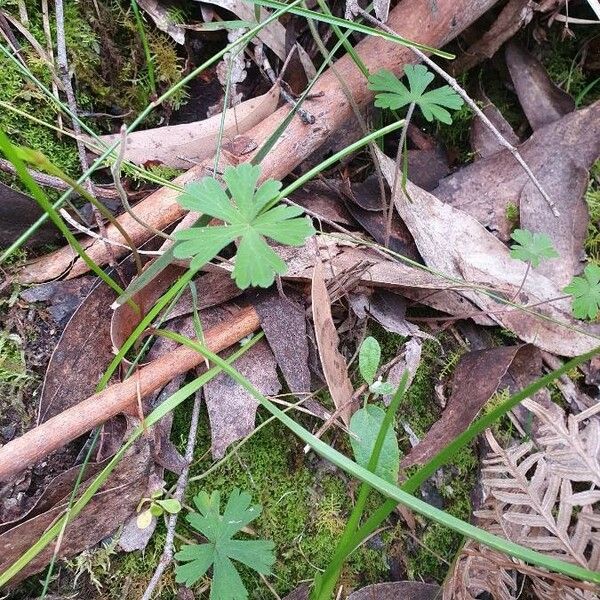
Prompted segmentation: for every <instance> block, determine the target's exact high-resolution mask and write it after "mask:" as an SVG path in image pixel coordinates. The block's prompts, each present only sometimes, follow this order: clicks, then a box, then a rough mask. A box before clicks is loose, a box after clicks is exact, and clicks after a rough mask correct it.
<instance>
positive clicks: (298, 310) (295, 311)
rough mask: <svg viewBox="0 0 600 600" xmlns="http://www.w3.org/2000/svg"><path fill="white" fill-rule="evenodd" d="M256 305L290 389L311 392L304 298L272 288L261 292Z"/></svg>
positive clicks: (298, 392) (262, 325)
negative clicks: (283, 294)
mask: <svg viewBox="0 0 600 600" xmlns="http://www.w3.org/2000/svg"><path fill="white" fill-rule="evenodd" d="M254 307H255V308H256V312H257V313H258V315H259V316H260V323H261V327H262V330H263V331H264V332H265V336H266V338H267V341H268V342H269V346H270V347H271V350H272V352H273V354H274V355H275V359H276V360H277V364H278V365H279V368H280V369H281V372H282V373H283V376H284V377H285V381H286V383H287V384H288V387H289V389H290V391H291V392H292V393H294V394H300V395H302V394H307V393H309V392H310V370H309V367H308V353H309V348H308V338H307V334H306V316H305V311H304V305H303V304H302V303H301V300H300V299H299V298H297V297H296V296H295V295H290V294H289V292H286V296H285V297H282V296H281V295H280V294H278V293H276V292H272V291H266V292H258V293H257V299H256V301H255V302H254Z"/></svg>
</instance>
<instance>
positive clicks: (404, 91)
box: [369, 65, 463, 125]
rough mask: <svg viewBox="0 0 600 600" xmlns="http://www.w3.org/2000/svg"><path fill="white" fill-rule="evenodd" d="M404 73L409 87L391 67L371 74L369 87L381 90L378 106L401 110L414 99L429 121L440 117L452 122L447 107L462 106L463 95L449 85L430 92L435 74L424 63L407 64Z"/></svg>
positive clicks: (439, 119) (378, 94)
mask: <svg viewBox="0 0 600 600" xmlns="http://www.w3.org/2000/svg"><path fill="white" fill-rule="evenodd" d="M404 73H405V75H406V78H407V79H408V85H409V87H408V88H407V87H406V86H405V85H404V84H403V83H402V82H401V81H400V80H399V79H398V78H397V77H396V76H395V75H394V74H393V73H392V72H391V71H388V70H387V69H381V70H380V71H378V72H377V73H374V74H373V75H371V76H370V77H369V89H370V90H373V91H374V92H377V94H376V96H375V106H378V107H380V108H389V109H391V110H397V109H399V108H402V107H404V106H407V105H409V104H412V103H413V102H414V103H415V104H416V105H417V106H418V107H419V108H420V109H421V112H422V113H423V116H424V117H425V118H426V119H427V120H428V121H433V120H434V119H437V120H438V121H441V122H442V123H446V124H448V125H450V124H452V117H451V116H450V113H449V112H448V111H447V110H446V108H451V109H454V110H456V109H458V108H460V107H461V106H462V104H463V100H462V98H461V97H460V96H459V95H458V94H457V93H456V92H455V91H454V90H453V89H452V88H451V87H450V86H449V85H444V86H442V87H439V88H435V89H433V90H429V91H428V92H426V91H425V90H426V89H427V86H428V85H429V84H430V83H431V82H432V81H433V79H434V75H433V73H431V72H430V71H429V70H428V69H427V67H426V66H424V65H407V66H406V67H405V68H404Z"/></svg>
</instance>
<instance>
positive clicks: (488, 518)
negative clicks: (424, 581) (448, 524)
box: [444, 400, 600, 600]
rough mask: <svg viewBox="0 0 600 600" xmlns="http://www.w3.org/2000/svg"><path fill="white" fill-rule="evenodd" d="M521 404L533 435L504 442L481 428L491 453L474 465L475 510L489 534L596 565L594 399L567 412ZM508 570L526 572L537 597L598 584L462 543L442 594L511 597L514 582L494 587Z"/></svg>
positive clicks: (598, 457) (575, 596) (554, 598)
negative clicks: (477, 480)
mask: <svg viewBox="0 0 600 600" xmlns="http://www.w3.org/2000/svg"><path fill="white" fill-rule="evenodd" d="M523 406H524V407H525V408H527V409H528V410H529V411H531V412H532V413H533V414H534V415H535V417H536V418H537V419H538V425H539V427H538V428H537V429H536V437H535V442H534V441H527V442H524V443H521V444H517V445H514V446H511V447H510V448H507V449H504V448H502V447H501V446H500V444H499V443H498V442H497V441H496V439H495V438H494V436H493V434H492V433H491V432H490V431H487V432H486V438H487V441H488V443H489V445H490V448H491V452H490V454H489V455H488V457H487V458H486V460H485V461H484V463H483V469H482V480H483V487H484V492H485V502H484V505H483V507H482V509H481V510H479V511H476V512H475V516H476V517H477V518H478V520H479V524H480V526H481V527H483V528H484V529H486V530H487V531H489V532H491V533H494V534H496V535H500V536H502V537H505V538H506V539H509V540H511V541H513V542H516V543H518V544H521V545H523V546H526V547H528V548H531V549H533V550H537V551H538V552H543V553H544V554H547V555H549V556H552V557H554V558H559V559H561V560H564V561H567V562H572V563H576V564H578V565H580V566H582V567H584V568H586V569H591V570H598V569H599V568H600V420H599V419H598V417H597V416H596V415H597V413H598V412H599V411H600V405H598V406H594V407H591V408H589V409H587V410H586V411H584V412H582V413H580V414H579V415H569V416H566V415H565V414H564V413H563V412H562V410H561V409H560V408H559V407H557V406H552V407H550V408H547V407H545V406H542V405H541V404H539V403H537V402H534V401H532V400H526V401H525V402H523ZM486 565H487V566H486ZM486 570H487V572H486ZM516 572H520V573H523V574H525V575H527V576H528V577H529V578H530V579H531V581H532V584H533V591H534V592H535V594H536V595H537V597H538V598H540V600H599V598H600V597H599V596H598V590H597V589H596V588H594V587H593V586H591V585H589V584H586V583H583V582H578V581H573V580H571V579H569V578H567V577H564V576H561V575H557V574H553V573H547V572H545V571H543V570H541V569H537V568H535V567H530V566H527V565H524V564H522V563H519V562H517V561H511V560H509V559H508V558H507V557H504V556H503V555H501V554H499V553H497V552H492V551H488V552H484V551H483V549H482V547H479V546H474V545H470V546H469V544H467V545H466V546H465V550H464V552H463V554H462V555H461V557H460V558H459V560H458V561H457V563H456V565H455V569H454V572H453V576H452V577H451V579H450V580H449V582H448V583H447V585H446V587H445V592H444V593H445V598H448V599H450V598H461V599H462V598H463V597H464V598H465V599H467V600H468V599H470V598H475V597H476V596H477V593H480V592H482V591H486V592H488V593H489V594H490V595H491V596H492V598H494V599H495V600H496V599H497V600H506V598H514V597H515V596H514V593H515V588H514V587H510V586H508V585H507V584H505V585H504V587H502V583H504V582H508V581H509V578H512V581H516V579H514V577H515V573H516ZM446 590H447V591H446ZM453 594H454V595H453ZM461 594H462V595H461ZM469 594H470V595H469ZM506 594H513V595H512V596H510V595H509V596H507V595H506Z"/></svg>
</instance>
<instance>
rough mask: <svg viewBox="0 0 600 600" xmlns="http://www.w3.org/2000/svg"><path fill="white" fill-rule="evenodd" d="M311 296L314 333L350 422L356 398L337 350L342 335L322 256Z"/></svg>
mask: <svg viewBox="0 0 600 600" xmlns="http://www.w3.org/2000/svg"><path fill="white" fill-rule="evenodd" d="M311 298H312V315H313V322H314V326H315V337H316V339H317V348H318V350H319V357H320V359H321V366H322V367H323V374H324V375H325V380H326V381H327V387H328V388H329V392H330V393H331V398H332V399H333V403H334V404H335V407H336V409H338V410H340V411H341V412H340V416H341V417H342V420H343V421H344V423H345V424H346V425H349V424H350V417H351V416H352V413H353V412H354V411H355V410H356V408H357V402H356V401H354V400H352V394H353V392H354V389H353V387H352V383H351V382H350V378H349V377H348V367H347V365H346V361H345V359H344V357H343V356H342V354H341V353H340V351H339V350H338V344H339V338H338V334H337V331H336V329H335V325H334V324H333V318H332V316H331V305H330V299H329V293H328V292H327V286H326V285H325V278H324V276H323V266H322V264H321V260H320V258H317V261H316V262H315V263H314V269H313V278H312V291H311Z"/></svg>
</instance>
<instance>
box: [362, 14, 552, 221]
mask: <svg viewBox="0 0 600 600" xmlns="http://www.w3.org/2000/svg"><path fill="white" fill-rule="evenodd" d="M358 10H359V13H360V14H361V16H363V17H364V18H365V19H367V21H370V22H371V23H373V24H374V25H376V26H377V27H379V28H380V29H383V31H386V32H387V33H390V34H392V35H395V36H398V33H396V32H395V31H394V30H393V29H392V28H391V27H388V26H387V25H386V24H385V23H382V22H381V21H380V20H379V19H376V18H375V17H374V16H372V15H370V14H369V13H368V12H367V11H365V10H364V9H362V8H360V7H358ZM410 49H411V50H412V52H413V53H414V54H416V55H417V56H418V57H419V58H420V59H421V60H422V61H423V62H424V63H425V64H426V65H427V66H428V67H430V68H431V69H433V70H434V71H435V72H436V73H437V74H438V75H439V76H440V77H441V78H442V79H444V80H445V81H446V82H447V83H448V85H449V86H450V87H451V88H452V89H453V90H454V91H455V92H456V93H457V94H458V95H459V96H460V97H461V98H462V99H463V100H464V101H465V103H466V104H467V106H468V107H469V108H470V109H471V110H472V111H473V112H474V113H475V114H476V115H477V117H478V118H479V119H481V122H482V123H483V124H484V125H485V126H486V127H487V128H488V129H489V130H490V131H491V132H492V134H493V135H494V137H495V138H496V139H497V140H498V142H500V144H501V145H502V146H504V147H505V148H506V149H507V150H508V151H509V152H510V153H511V154H512V155H513V156H514V157H515V159H516V161H517V162H518V163H519V164H520V165H521V167H523V170H524V171H525V173H527V176H528V177H529V179H531V182H532V183H533V184H534V185H535V187H536V188H537V189H538V191H539V192H540V194H541V195H542V196H543V198H544V200H545V201H546V203H547V204H548V206H549V207H550V209H551V210H552V214H553V215H554V216H555V217H560V212H559V211H558V209H557V208H556V204H554V201H553V200H552V198H550V196H549V195H548V193H547V192H546V190H545V189H544V188H543V187H542V184H541V183H540V182H539V180H538V178H537V177H536V176H535V175H534V174H533V171H532V170H531V169H530V168H529V165H528V164H527V163H526V162H525V160H524V159H523V157H522V156H521V154H520V153H519V151H518V150H517V149H516V148H515V147H514V146H513V145H512V144H511V143H510V142H509V141H508V140H507V139H506V138H505V137H504V136H503V135H502V134H501V133H500V132H499V131H498V129H496V127H495V126H494V124H493V123H492V122H491V121H490V120H489V119H488V118H487V117H486V116H485V114H484V113H483V112H482V110H481V109H480V108H479V107H478V106H477V104H476V103H475V101H474V100H473V99H472V98H471V97H470V96H469V94H467V92H466V91H465V90H464V89H463V88H462V87H461V86H460V85H459V84H458V82H457V81H456V79H454V77H452V76H451V75H449V74H448V73H446V71H444V69H442V68H441V67H439V66H438V65H437V64H436V63H434V62H433V61H432V60H431V59H430V58H429V57H428V56H427V55H426V54H425V53H424V52H422V51H421V50H419V48H415V47H414V46H411V47H410Z"/></svg>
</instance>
